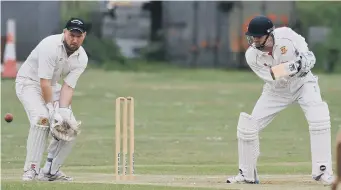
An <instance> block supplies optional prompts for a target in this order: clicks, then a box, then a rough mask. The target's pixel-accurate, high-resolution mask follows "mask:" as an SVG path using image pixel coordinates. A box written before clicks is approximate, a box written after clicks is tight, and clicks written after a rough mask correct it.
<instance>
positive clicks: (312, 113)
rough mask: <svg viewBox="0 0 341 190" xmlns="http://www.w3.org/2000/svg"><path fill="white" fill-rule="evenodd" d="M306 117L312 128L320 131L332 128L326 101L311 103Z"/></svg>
mask: <svg viewBox="0 0 341 190" xmlns="http://www.w3.org/2000/svg"><path fill="white" fill-rule="evenodd" d="M306 117H307V120H308V122H309V129H310V130H312V131H320V130H326V129H330V115H329V108H328V104H327V103H326V102H321V103H316V104H313V105H311V106H310V107H309V109H308V110H307V112H306Z"/></svg>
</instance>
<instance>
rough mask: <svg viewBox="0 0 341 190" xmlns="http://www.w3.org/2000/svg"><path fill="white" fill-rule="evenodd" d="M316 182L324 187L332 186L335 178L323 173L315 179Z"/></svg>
mask: <svg viewBox="0 0 341 190" xmlns="http://www.w3.org/2000/svg"><path fill="white" fill-rule="evenodd" d="M313 179H314V180H316V181H319V182H321V183H322V184H324V185H332V184H333V182H334V180H335V178H334V176H333V175H329V174H328V173H322V174H320V175H318V176H315V177H313Z"/></svg>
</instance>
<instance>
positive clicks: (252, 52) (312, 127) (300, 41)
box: [227, 16, 333, 184]
mask: <svg viewBox="0 0 341 190" xmlns="http://www.w3.org/2000/svg"><path fill="white" fill-rule="evenodd" d="M246 35H247V37H248V41H249V44H250V47H249V49H248V50H247V51H246V54H245V57H246V61H247V63H248V65H249V66H250V67H251V69H252V70H253V71H254V72H255V73H256V74H257V76H258V77H260V78H261V79H263V80H264V81H265V85H264V88H263V92H262V94H261V96H260V98H259V99H258V101H257V103H256V105H255V107H254V109H253V111H252V114H251V115H249V114H247V113H241V114H240V117H239V122H238V126H237V137H238V154H239V174H238V175H237V176H234V177H230V178H228V179H227V183H258V182H259V179H258V176H257V169H256V167H257V159H258V156H259V153H260V145H259V136H258V134H259V132H260V131H262V130H263V129H264V128H265V127H266V126H267V125H268V124H269V123H270V122H271V121H272V120H273V119H274V117H275V116H276V115H277V114H278V113H279V112H280V111H282V110H283V109H285V108H286V107H287V106H289V105H290V104H292V103H298V104H299V105H300V106H301V108H302V110H303V112H304V114H305V117H306V119H307V121H308V124H309V132H310V143H311V159H312V177H313V179H314V180H316V181H321V182H323V183H325V184H331V183H332V182H333V171H332V155H331V134H330V127H331V126H330V116H329V108H328V105H327V103H326V102H324V101H323V100H322V98H321V94H320V89H319V85H318V79H317V77H316V76H314V75H313V74H312V72H311V71H310V69H311V68H313V66H314V64H315V56H314V54H313V53H312V52H311V51H309V49H308V45H307V43H306V42H305V39H304V38H303V37H302V36H301V35H299V34H297V33H296V32H294V31H293V30H292V29H290V28H288V27H282V28H277V29H275V28H274V25H273V23H272V21H271V20H270V19H268V18H267V17H264V16H257V17H255V18H254V19H252V20H251V22H250V23H249V26H248V31H247V33H246Z"/></svg>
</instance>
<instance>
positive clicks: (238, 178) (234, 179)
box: [226, 169, 259, 184]
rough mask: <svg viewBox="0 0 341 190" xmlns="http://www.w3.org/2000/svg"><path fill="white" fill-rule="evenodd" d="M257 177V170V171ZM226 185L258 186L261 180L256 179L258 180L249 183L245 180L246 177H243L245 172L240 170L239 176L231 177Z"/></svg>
mask: <svg viewBox="0 0 341 190" xmlns="http://www.w3.org/2000/svg"><path fill="white" fill-rule="evenodd" d="M255 176H257V170H255ZM226 183H229V184H236V183H237V184H258V183H259V180H258V179H257V177H256V180H254V181H248V180H246V179H245V177H244V175H243V171H242V170H241V169H239V174H238V175H236V176H233V177H229V178H227V180H226Z"/></svg>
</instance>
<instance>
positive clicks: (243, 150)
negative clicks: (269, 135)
mask: <svg viewBox="0 0 341 190" xmlns="http://www.w3.org/2000/svg"><path fill="white" fill-rule="evenodd" d="M237 137H238V154H239V169H241V170H242V172H243V175H244V178H245V180H247V181H255V180H256V179H257V176H256V175H257V174H256V172H255V171H256V166H257V158H258V156H259V138H258V126H257V124H256V121H254V120H253V118H252V117H251V116H250V115H249V114H247V113H244V112H242V113H240V116H239V121H238V126H237Z"/></svg>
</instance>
